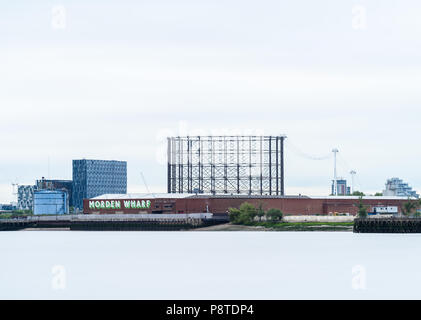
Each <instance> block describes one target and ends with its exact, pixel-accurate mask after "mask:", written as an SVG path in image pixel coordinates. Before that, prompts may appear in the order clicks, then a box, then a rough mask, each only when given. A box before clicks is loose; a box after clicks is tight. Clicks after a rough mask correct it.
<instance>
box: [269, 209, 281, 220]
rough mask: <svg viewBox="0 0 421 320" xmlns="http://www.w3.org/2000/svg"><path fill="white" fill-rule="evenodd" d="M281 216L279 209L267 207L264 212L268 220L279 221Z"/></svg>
mask: <svg viewBox="0 0 421 320" xmlns="http://www.w3.org/2000/svg"><path fill="white" fill-rule="evenodd" d="M282 217H283V213H282V211H281V210H279V209H269V210H268V211H267V212H266V218H267V219H268V220H270V221H280V220H281V219H282Z"/></svg>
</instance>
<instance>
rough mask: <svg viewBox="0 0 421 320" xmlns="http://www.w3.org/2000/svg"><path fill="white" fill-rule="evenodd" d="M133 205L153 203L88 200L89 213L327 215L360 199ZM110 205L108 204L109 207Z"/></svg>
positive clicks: (376, 202)
mask: <svg viewBox="0 0 421 320" xmlns="http://www.w3.org/2000/svg"><path fill="white" fill-rule="evenodd" d="M131 200H132V201H133V200H135V201H140V202H141V201H142V200H143V201H144V202H147V201H149V204H150V205H148V206H147V207H142V206H140V207H139V208H129V209H128V208H125V207H124V205H123V201H124V200H121V199H120V200H117V199H114V200H113V199H107V200H96V201H104V203H103V205H104V206H106V205H108V206H112V207H114V204H115V202H116V201H120V202H121V207H119V208H109V207H108V208H101V207H100V208H92V207H90V206H89V201H93V200H84V212H85V213H96V214H105V213H201V212H211V213H215V214H224V213H227V211H228V209H229V208H238V207H240V205H241V204H242V203H244V202H249V203H251V204H253V205H254V206H256V207H259V206H260V205H261V206H262V207H263V209H264V210H268V209H272V208H276V209H280V210H281V211H282V212H283V213H284V214H286V215H319V214H321V215H326V214H333V213H349V214H352V215H355V214H357V211H358V203H359V200H358V199H354V198H349V199H347V198H336V199H335V198H323V199H322V198H320V199H319V198H308V197H287V198H257V197H251V198H248V197H246V196H244V197H232V198H229V197H217V196H213V197H212V196H210V197H205V196H199V197H194V196H193V197H188V198H180V199H175V198H160V199H131ZM106 201H108V203H106ZM405 201H406V200H402V199H385V198H379V199H373V198H371V199H364V205H366V206H367V207H368V211H371V210H372V209H373V207H375V206H397V207H398V208H399V211H401V206H402V205H403V203H404V202H405Z"/></svg>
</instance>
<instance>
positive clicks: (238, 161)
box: [237, 137, 240, 194]
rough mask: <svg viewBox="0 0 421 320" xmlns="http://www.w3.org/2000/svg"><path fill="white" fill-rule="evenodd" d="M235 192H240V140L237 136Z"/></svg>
mask: <svg viewBox="0 0 421 320" xmlns="http://www.w3.org/2000/svg"><path fill="white" fill-rule="evenodd" d="M237 193H238V194H239V193H240V140H239V138H238V137H237Z"/></svg>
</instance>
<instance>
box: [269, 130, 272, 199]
mask: <svg viewBox="0 0 421 320" xmlns="http://www.w3.org/2000/svg"><path fill="white" fill-rule="evenodd" d="M269 194H270V195H272V137H271V136H269Z"/></svg>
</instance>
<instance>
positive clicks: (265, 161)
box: [168, 136, 286, 196]
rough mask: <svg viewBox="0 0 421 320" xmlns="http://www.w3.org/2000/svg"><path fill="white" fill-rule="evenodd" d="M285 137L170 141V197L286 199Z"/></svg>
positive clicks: (178, 139)
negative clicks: (275, 196)
mask: <svg viewBox="0 0 421 320" xmlns="http://www.w3.org/2000/svg"><path fill="white" fill-rule="evenodd" d="M285 138H286V137H285V136H194V137H188V136H187V137H169V138H168V193H210V194H249V195H253V194H254V195H259V194H260V195H281V196H283V195H285V187H284V180H285V177H284V140H285Z"/></svg>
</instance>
